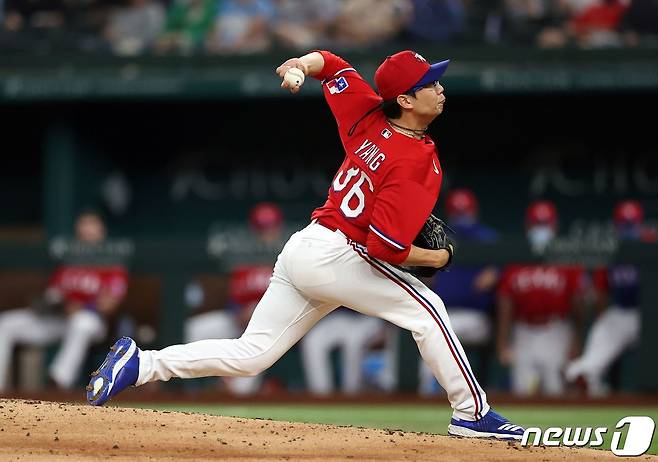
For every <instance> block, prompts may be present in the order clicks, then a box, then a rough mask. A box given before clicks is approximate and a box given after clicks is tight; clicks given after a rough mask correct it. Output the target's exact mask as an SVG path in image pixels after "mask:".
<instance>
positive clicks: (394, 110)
mask: <svg viewBox="0 0 658 462" xmlns="http://www.w3.org/2000/svg"><path fill="white" fill-rule="evenodd" d="M382 111H383V112H384V115H385V116H386V117H388V118H389V119H399V118H400V117H402V108H401V107H400V105H399V104H398V101H397V99H389V100H388V101H384V104H383V105H382Z"/></svg>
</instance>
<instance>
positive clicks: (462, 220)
mask: <svg viewBox="0 0 658 462" xmlns="http://www.w3.org/2000/svg"><path fill="white" fill-rule="evenodd" d="M445 208H446V217H447V221H448V224H449V225H450V227H451V228H452V229H454V230H455V233H456V236H457V239H458V240H460V239H467V240H469V241H478V242H491V241H495V240H496V239H498V233H497V232H496V231H495V230H493V229H491V228H489V227H488V226H486V225H485V224H483V223H481V222H480V219H479V209H480V205H479V204H478V200H477V198H476V197H475V194H474V193H473V191H471V190H470V189H466V188H461V189H453V190H452V191H450V192H449V193H448V196H447V198H446V203H445Z"/></svg>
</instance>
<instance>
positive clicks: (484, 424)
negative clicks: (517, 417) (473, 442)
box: [448, 409, 525, 440]
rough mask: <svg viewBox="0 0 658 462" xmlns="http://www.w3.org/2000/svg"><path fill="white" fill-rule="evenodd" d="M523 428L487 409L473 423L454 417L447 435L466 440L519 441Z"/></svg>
mask: <svg viewBox="0 0 658 462" xmlns="http://www.w3.org/2000/svg"><path fill="white" fill-rule="evenodd" d="M524 431H525V430H524V428H523V427H521V426H519V425H514V424H512V423H510V421H509V420H507V419H506V418H505V417H503V416H501V415H500V414H497V413H496V412H494V411H493V409H489V412H487V413H486V414H485V415H484V417H482V418H481V419H480V420H477V421H475V422H469V421H467V420H460V419H457V418H455V417H453V418H452V420H451V421H450V425H448V434H449V435H452V436H463V437H466V438H498V439H502V440H520V439H521V438H522V437H523V432H524Z"/></svg>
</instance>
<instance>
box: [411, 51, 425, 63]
mask: <svg viewBox="0 0 658 462" xmlns="http://www.w3.org/2000/svg"><path fill="white" fill-rule="evenodd" d="M414 58H416V59H417V60H418V61H422V62H424V63H426V62H427V60H426V59H425V58H423V57H422V56H421V55H420V53H414Z"/></svg>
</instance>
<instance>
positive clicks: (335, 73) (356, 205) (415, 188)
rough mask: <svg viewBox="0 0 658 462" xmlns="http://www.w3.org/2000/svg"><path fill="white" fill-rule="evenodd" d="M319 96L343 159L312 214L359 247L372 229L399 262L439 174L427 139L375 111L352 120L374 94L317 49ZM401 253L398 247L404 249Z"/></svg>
mask: <svg viewBox="0 0 658 462" xmlns="http://www.w3.org/2000/svg"><path fill="white" fill-rule="evenodd" d="M320 53H322V56H323V57H324V68H323V69H322V71H321V72H320V73H319V74H318V75H316V76H315V77H316V78H318V79H319V80H322V88H323V92H324V96H325V99H326V101H327V103H328V104H329V107H330V108H331V111H332V113H333V115H334V117H335V119H336V122H337V123H338V132H339V134H340V139H341V141H342V144H343V149H344V150H345V159H344V160H343V163H342V165H341V166H340V168H339V169H338V173H337V174H336V176H335V177H334V179H333V182H332V185H331V187H330V189H329V194H328V198H327V201H326V202H325V204H324V205H323V206H322V207H319V208H317V209H316V210H315V211H314V212H313V214H312V218H315V219H319V220H320V221H321V222H322V223H323V224H326V225H328V226H330V227H333V228H337V229H340V230H341V231H342V232H343V233H344V234H345V235H346V236H347V237H349V238H350V239H352V240H354V241H356V242H358V243H361V244H364V245H367V241H368V237H369V235H370V236H372V235H373V234H374V235H376V236H377V238H378V239H381V240H382V241H383V242H385V243H386V244H387V245H388V246H390V247H391V248H392V249H394V250H395V251H397V252H399V255H400V257H399V258H398V261H394V263H399V262H400V261H402V260H404V259H405V258H406V256H407V255H408V253H409V252H408V250H409V249H410V245H411V243H412V241H413V240H414V238H415V237H416V235H417V234H418V232H419V231H420V228H421V226H422V225H423V223H424V222H425V220H426V219H427V217H428V216H429V214H430V213H431V211H432V209H433V208H434V205H435V203H436V200H437V198H438V195H439V190H440V187H441V179H442V176H443V171H442V169H441V164H440V163H439V158H438V155H437V149H436V146H435V145H434V142H433V141H432V140H431V139H430V137H429V136H427V135H426V136H425V137H423V139H414V138H410V137H408V136H405V135H402V134H401V133H398V132H396V131H395V130H393V128H392V127H391V125H390V124H389V123H388V122H387V120H386V117H385V116H384V114H383V112H382V111H381V110H377V111H375V112H373V113H372V114H370V115H369V116H367V117H366V118H365V119H363V120H362V121H360V122H359V124H358V125H357V127H356V129H355V130H354V133H352V134H351V135H350V134H349V131H350V128H351V127H352V126H353V125H354V123H355V122H356V121H357V120H359V119H360V118H361V117H363V116H364V114H366V113H367V112H368V111H369V110H370V109H372V108H374V107H376V106H377V105H378V104H379V103H380V102H381V98H380V97H379V96H378V95H377V94H376V93H375V91H374V90H373V89H372V88H371V87H370V85H369V84H368V82H366V81H365V80H364V79H363V77H361V76H360V75H359V74H358V73H357V72H356V71H355V70H354V69H353V68H352V67H351V66H350V64H349V63H347V62H346V61H344V60H343V59H342V58H339V57H338V56H335V55H333V54H331V53H329V52H327V51H321V52H320ZM405 250H406V252H402V251H405Z"/></svg>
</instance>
